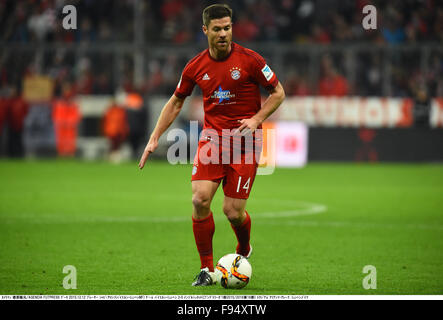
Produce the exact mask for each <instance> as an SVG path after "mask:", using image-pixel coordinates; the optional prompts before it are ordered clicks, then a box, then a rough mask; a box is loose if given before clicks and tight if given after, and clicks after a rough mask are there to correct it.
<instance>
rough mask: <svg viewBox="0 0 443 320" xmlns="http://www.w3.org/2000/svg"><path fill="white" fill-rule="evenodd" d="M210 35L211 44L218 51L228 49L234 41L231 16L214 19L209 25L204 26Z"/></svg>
mask: <svg viewBox="0 0 443 320" xmlns="http://www.w3.org/2000/svg"><path fill="white" fill-rule="evenodd" d="M203 32H204V33H205V35H206V36H207V37H208V43H209V46H210V47H212V48H214V49H216V50H218V51H227V50H228V49H229V48H230V46H231V41H232V21H231V18H229V17H224V18H221V19H213V20H211V22H210V23H209V25H208V26H207V27H206V26H203Z"/></svg>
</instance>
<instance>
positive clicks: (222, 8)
mask: <svg viewBox="0 0 443 320" xmlns="http://www.w3.org/2000/svg"><path fill="white" fill-rule="evenodd" d="M224 17H229V18H231V20H232V9H231V8H230V7H229V6H228V5H227V4H213V5H210V6H209V7H206V8H205V9H204V10H203V24H204V25H205V26H206V27H207V26H209V23H210V22H211V20H213V19H221V18H224Z"/></svg>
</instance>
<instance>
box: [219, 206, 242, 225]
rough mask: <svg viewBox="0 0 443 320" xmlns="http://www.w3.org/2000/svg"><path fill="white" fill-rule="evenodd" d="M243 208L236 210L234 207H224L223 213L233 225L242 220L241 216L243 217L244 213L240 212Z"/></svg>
mask: <svg viewBox="0 0 443 320" xmlns="http://www.w3.org/2000/svg"><path fill="white" fill-rule="evenodd" d="M240 209H241V208H236V207H234V206H232V205H226V204H225V205H224V206H223V212H224V214H225V215H226V218H228V220H229V221H230V222H231V223H235V222H236V221H238V220H239V219H241V215H242V211H241V210H240Z"/></svg>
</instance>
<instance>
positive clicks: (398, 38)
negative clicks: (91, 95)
mask: <svg viewBox="0 0 443 320" xmlns="http://www.w3.org/2000/svg"><path fill="white" fill-rule="evenodd" d="M140 1H141V6H140V11H141V12H142V14H143V17H144V19H143V20H144V23H143V25H144V38H145V41H146V42H155V43H158V42H163V43H168V44H169V43H176V44H186V43H191V44H193V43H195V42H196V41H197V42H199V41H205V40H204V36H203V35H202V33H201V24H202V22H201V12H202V10H203V8H204V7H205V6H207V5H209V4H212V3H215V2H216V1H202V0H155V1H154V0H140ZM134 2H135V0H70V1H66V0H20V1H16V0H0V29H1V30H2V32H1V34H0V41H4V42H25V43H26V42H67V43H71V42H109V41H128V42H130V41H133V40H134V16H135V10H134ZM223 2H225V3H228V4H229V5H230V6H231V7H232V8H233V11H234V17H233V21H234V23H235V28H234V36H235V39H237V40H238V41H278V42H282V41H283V42H297V43H307V42H309V43H342V42H350V41H352V42H355V41H365V42H368V41H369V42H377V43H389V44H396V43H415V42H422V41H435V42H438V41H443V4H442V2H441V1H439V0H390V1H383V0H373V1H370V0H276V1H270V0H235V1H233V0H231V1H223ZM65 4H70V5H74V6H75V7H76V8H77V15H78V30H76V32H71V31H67V30H64V29H63V28H62V23H61V22H62V19H63V14H62V8H63V6H64V5H65ZM367 4H372V5H374V6H375V7H376V8H377V20H378V25H379V26H380V28H378V29H377V30H375V31H370V32H367V31H365V30H363V29H362V27H361V21H362V17H363V14H362V9H363V7H364V6H365V5H367Z"/></svg>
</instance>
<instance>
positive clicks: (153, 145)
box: [138, 141, 158, 170]
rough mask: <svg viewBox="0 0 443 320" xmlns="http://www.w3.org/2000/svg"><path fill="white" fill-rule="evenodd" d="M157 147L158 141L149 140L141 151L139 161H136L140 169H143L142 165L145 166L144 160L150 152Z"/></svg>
mask: <svg viewBox="0 0 443 320" xmlns="http://www.w3.org/2000/svg"><path fill="white" fill-rule="evenodd" d="M157 147H158V142H157V141H149V142H148V144H147V145H146V148H145V151H143V154H142V157H141V159H140V162H139V163H138V167H139V168H140V170H141V169H143V167H144V166H145V163H146V160H148V157H149V155H150V154H151V153H153V152H154V151H155V149H157Z"/></svg>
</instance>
